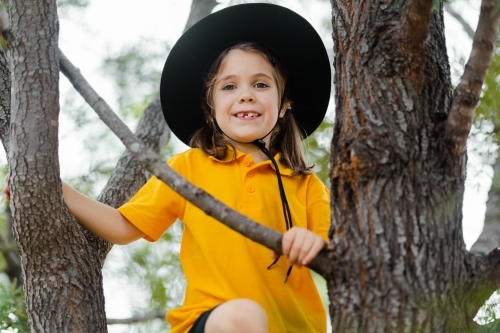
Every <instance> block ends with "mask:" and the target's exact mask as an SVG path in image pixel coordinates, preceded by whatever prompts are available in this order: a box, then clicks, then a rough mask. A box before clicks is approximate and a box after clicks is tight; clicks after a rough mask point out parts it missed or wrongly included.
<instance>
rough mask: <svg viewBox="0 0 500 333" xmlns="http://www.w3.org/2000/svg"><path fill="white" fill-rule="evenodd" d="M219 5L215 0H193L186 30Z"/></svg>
mask: <svg viewBox="0 0 500 333" xmlns="http://www.w3.org/2000/svg"><path fill="white" fill-rule="evenodd" d="M216 5H217V2H216V1H215V0H193V2H192V3H191V11H190V12H189V17H188V20H187V23H186V26H185V27H184V32H186V31H187V30H188V29H189V28H191V27H192V26H193V25H194V24H195V23H196V22H198V21H199V20H201V19H202V18H204V17H205V16H207V15H208V14H210V13H211V12H212V10H213V9H214V7H215V6H216Z"/></svg>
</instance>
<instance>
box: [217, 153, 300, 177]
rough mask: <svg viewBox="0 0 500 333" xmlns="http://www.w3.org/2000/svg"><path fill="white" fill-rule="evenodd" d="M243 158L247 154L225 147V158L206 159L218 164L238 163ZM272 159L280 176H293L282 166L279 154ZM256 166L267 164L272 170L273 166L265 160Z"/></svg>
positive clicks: (291, 172) (291, 171)
mask: <svg viewBox="0 0 500 333" xmlns="http://www.w3.org/2000/svg"><path fill="white" fill-rule="evenodd" d="M234 151H236V156H235V155H234ZM245 156H247V154H245V153H242V152H241V151H239V150H237V149H234V150H233V148H232V147H231V146H228V147H227V154H226V157H224V159H222V160H219V159H217V158H215V157H213V156H208V158H209V159H211V160H214V161H217V162H220V163H229V162H233V161H238V160H240V159H243V158H244V157H245ZM274 159H275V160H276V163H277V164H278V167H279V169H280V174H282V175H284V176H291V175H292V174H293V170H292V169H289V168H287V167H286V166H284V165H283V163H281V153H277V154H276V155H274ZM257 164H258V165H259V166H262V165H267V164H269V165H270V166H271V168H273V169H274V165H273V162H271V160H266V161H263V162H260V163H257Z"/></svg>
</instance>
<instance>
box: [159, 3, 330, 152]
mask: <svg viewBox="0 0 500 333" xmlns="http://www.w3.org/2000/svg"><path fill="white" fill-rule="evenodd" d="M241 42H255V43H258V44H259V45H261V46H263V47H264V48H266V49H268V50H269V51H270V52H271V54H272V55H273V56H274V57H276V58H277V59H278V60H279V61H280V62H281V63H282V64H283V66H284V68H285V69H286V71H287V75H288V82H287V92H288V93H287V95H288V96H289V97H290V99H291V100H292V102H293V104H292V113H293V115H294V116H295V119H296V120H297V122H298V125H299V127H300V129H301V130H302V135H303V137H307V136H308V135H310V134H311V133H312V132H314V130H315V129H316V128H318V126H319V125H320V124H321V121H322V120H323V118H324V116H325V113H326V110H327V108H328V102H329V100H330V89H331V88H330V87H331V72H330V63H329V60H328V55H327V52H326V49H325V46H324V44H323V42H322V40H321V38H320V36H319V35H318V33H317V32H316V30H314V28H313V27H312V26H311V24H309V22H307V21H306V20H305V19H304V18H303V17H302V16H300V15H298V14H297V13H295V12H293V11H291V10H289V9H287V8H285V7H281V6H277V5H271V4H264V3H253V4H242V5H236V6H232V7H228V8H225V9H222V10H220V11H218V12H216V13H213V14H211V15H209V16H207V17H205V18H204V19H202V20H200V21H199V22H198V23H196V24H195V25H193V26H192V27H191V28H190V29H189V30H188V31H186V32H185V33H184V34H183V35H182V36H181V37H180V38H179V40H178V41H177V43H176V44H175V45H174V47H173V48H172V50H171V51H170V54H169V55H168V58H167V61H166V63H165V67H164V69H163V74H162V77H161V85H160V99H161V105H162V109H163V115H164V116H165V120H166V121H167V124H168V126H169V127H170V129H171V130H172V132H173V133H174V134H175V135H176V136H177V137H178V138H179V139H180V140H181V141H182V142H184V143H185V144H187V145H189V140H190V138H191V136H192V135H193V134H194V133H195V132H196V131H197V130H198V129H200V128H201V127H202V126H204V125H205V124H206V123H205V119H204V117H203V113H202V109H201V105H202V103H203V99H204V98H205V96H204V95H203V90H204V84H205V81H204V79H205V76H206V74H207V72H208V70H209V69H210V65H211V64H212V62H213V61H214V60H215V58H216V57H217V56H218V55H219V54H220V53H221V52H222V51H224V50H225V49H227V48H228V47H231V46H233V45H236V44H238V43H241Z"/></svg>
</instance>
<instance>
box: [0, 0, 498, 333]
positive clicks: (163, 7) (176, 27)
mask: <svg viewBox="0 0 500 333" xmlns="http://www.w3.org/2000/svg"><path fill="white" fill-rule="evenodd" d="M219 2H220V5H219V6H217V7H216V9H215V10H218V9H220V8H223V7H225V6H226V5H227V4H228V3H229V0H224V1H219ZM233 2H234V1H233ZM256 2H258V1H256ZM279 4H281V5H284V6H286V7H289V8H290V9H293V10H295V11H297V12H298V13H300V14H301V15H303V16H304V17H306V19H308V20H309V21H310V22H311V24H312V25H313V26H315V27H316V28H317V29H319V28H320V26H319V25H320V24H322V23H324V19H328V17H329V16H330V15H331V14H330V12H331V9H330V7H329V1H323V3H321V2H318V1H312V0H310V1H305V2H300V1H298V0H282V1H280V2H279ZM190 6H191V1H189V0H141V1H140V2H138V1H131V0H106V1H95V0H94V1H91V4H90V5H89V7H88V8H86V9H85V10H83V11H68V12H67V13H61V18H60V48H61V49H62V51H63V52H64V53H65V54H66V56H67V57H68V58H69V59H70V61H72V62H73V64H74V65H76V66H77V67H79V68H80V70H81V71H82V74H83V75H84V76H85V77H86V78H87V80H88V81H89V82H90V84H91V85H92V86H93V87H94V89H95V90H96V91H97V92H98V93H99V94H100V95H101V96H102V97H103V98H104V99H105V100H106V101H107V102H108V104H110V105H111V107H112V108H113V109H115V110H116V109H117V102H116V99H117V95H116V92H115V91H114V89H113V84H112V81H111V80H110V78H109V77H107V76H106V74H105V73H104V71H103V70H102V68H103V59H104V58H105V57H106V56H108V55H112V54H116V53H118V52H119V51H120V50H122V49H123V48H124V47H126V46H131V45H138V44H139V43H141V42H144V41H147V42H148V43H149V45H151V47H159V46H161V45H163V44H162V42H165V41H166V42H168V43H169V44H170V45H173V44H174V42H175V41H176V40H177V38H178V37H179V36H180V35H181V33H182V31H183V29H184V25H185V23H186V20H187V17H188V15H189V10H190ZM454 7H455V8H456V9H457V10H458V11H459V12H461V13H462V14H463V16H464V17H465V19H466V20H467V21H468V22H469V23H470V25H471V26H472V27H474V28H475V26H476V24H477V17H478V8H479V1H478V0H471V1H465V0H457V1H455V3H454ZM318 18H319V19H318ZM445 25H446V38H447V46H448V52H449V56H450V62H451V63H452V64H456V63H457V61H456V60H457V59H459V58H460V57H462V58H467V57H468V55H469V53H470V48H471V44H472V42H471V40H470V39H469V38H468V37H467V35H466V34H465V33H464V32H463V29H462V27H461V25H460V24H458V23H457V22H456V21H455V20H454V19H453V18H451V17H450V16H449V15H446V16H445ZM319 30H320V31H322V35H323V37H325V40H326V47H327V49H329V50H332V42H331V38H329V37H328V36H329V34H330V33H331V32H328V31H325V30H324V29H319ZM156 42H157V43H156ZM160 52H161V50H160ZM166 54H167V52H166V51H165V56H166ZM455 70H456V71H460V70H461V68H459V67H457V66H456V65H455V67H453V68H452V72H454V71H455ZM458 79H459V77H458V76H457V75H454V77H453V81H454V83H457V82H458ZM71 90H72V87H71V86H70V84H69V83H68V82H67V80H66V79H65V78H64V77H63V76H61V100H62V101H63V100H64V99H65V98H66V97H65V96H67V95H68V94H71ZM61 104H63V102H61ZM330 108H331V109H332V110H333V103H331V104H330ZM88 116H89V117H95V116H94V115H88ZM60 124H61V127H60V148H59V154H60V160H61V175H62V178H63V179H65V178H68V177H72V176H76V175H78V174H79V173H82V172H85V171H86V170H87V169H88V168H89V167H90V164H91V161H92V156H90V155H89V154H90V153H87V152H86V151H85V144H84V142H85V137H86V136H87V135H88V134H89V133H82V132H81V131H78V130H76V129H75V128H74V127H73V122H72V121H71V120H69V118H68V117H67V116H65V115H64V114H62V115H61V120H60ZM128 124H129V125H130V126H134V125H135V124H134V122H133V121H128ZM100 131H102V128H101V129H98V130H96V133H100ZM115 146H116V147H120V143H119V142H118V141H116V142H115ZM176 147H177V149H178V150H182V149H185V147H183V146H182V145H181V144H176ZM93 153H94V154H96V153H97V152H93ZM98 153H99V154H109V156H116V158H118V156H119V154H120V153H121V148H118V149H116V150H105V151H102V150H98ZM1 158H2V161H4V160H5V157H4V156H2V157H1ZM468 169H469V171H468V174H469V177H468V179H467V182H466V194H465V201H464V222H463V224H464V238H465V241H466V244H467V246H468V247H470V246H471V245H472V244H473V242H474V241H475V239H476V238H477V237H478V235H479V233H480V232H481V228H482V221H483V218H484V212H485V202H486V199H487V191H488V189H489V186H490V183H491V180H490V177H491V175H492V171H491V167H488V166H483V165H482V163H481V161H480V160H479V158H477V156H475V155H474V154H470V156H469V166H468ZM105 293H106V297H107V303H106V304H107V313H108V316H109V317H122V316H124V311H125V312H127V310H126V306H125V308H124V305H123V304H125V303H126V302H128V299H127V296H126V295H124V294H123V292H122V291H121V290H120V287H113V285H112V284H106V282H105ZM111 300H112V301H111ZM112 331H113V330H112ZM118 331H120V330H115V332H118Z"/></svg>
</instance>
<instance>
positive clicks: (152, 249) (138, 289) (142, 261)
mask: <svg viewBox="0 0 500 333" xmlns="http://www.w3.org/2000/svg"><path fill="white" fill-rule="evenodd" d="M182 229H183V225H182V223H181V222H180V221H178V222H176V223H175V224H174V225H173V226H172V227H170V229H169V230H168V231H167V232H166V233H165V234H164V235H163V236H162V237H161V239H160V240H158V242H156V243H149V242H145V241H138V242H134V243H132V244H130V245H128V246H126V247H122V248H120V250H119V253H117V252H116V251H115V252H114V253H112V254H113V255H112V257H111V258H110V259H108V260H107V261H106V270H105V274H113V276H120V277H121V280H122V281H123V282H121V283H123V284H124V285H127V286H133V288H134V293H133V294H134V296H133V299H131V304H132V312H133V314H134V315H141V314H144V313H148V312H150V311H158V310H164V311H165V313H166V312H167V311H168V310H170V309H171V308H173V307H176V306H180V305H181V303H182V299H183V296H184V289H185V285H186V282H185V278H184V274H183V273H182V270H181V267H180V262H179V249H180V239H181V234H182ZM109 266H113V267H109ZM138 294H139V295H141V297H137V295H138ZM167 330H168V324H167V322H166V321H165V319H163V318H162V319H158V320H154V321H150V322H146V323H139V324H134V325H133V331H134V332H160V331H162V332H163V331H167Z"/></svg>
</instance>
